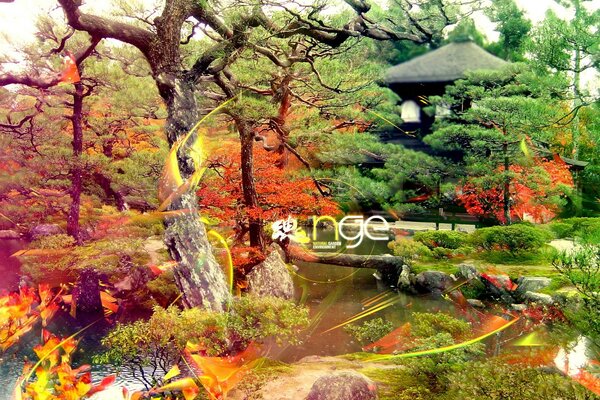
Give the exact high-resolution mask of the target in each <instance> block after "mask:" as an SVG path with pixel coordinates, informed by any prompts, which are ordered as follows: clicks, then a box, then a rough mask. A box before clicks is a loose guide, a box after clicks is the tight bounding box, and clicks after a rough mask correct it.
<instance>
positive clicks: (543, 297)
mask: <svg viewBox="0 0 600 400" xmlns="http://www.w3.org/2000/svg"><path fill="white" fill-rule="evenodd" d="M523 298H524V299H525V300H527V301H530V302H534V303H540V304H544V305H551V304H554V300H553V299H552V296H550V295H549V294H544V293H537V292H525V294H523Z"/></svg>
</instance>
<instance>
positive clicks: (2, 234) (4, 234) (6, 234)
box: [0, 230, 21, 239]
mask: <svg viewBox="0 0 600 400" xmlns="http://www.w3.org/2000/svg"><path fill="white" fill-rule="evenodd" d="M0 239H21V235H19V232H17V231H13V230H5V231H0Z"/></svg>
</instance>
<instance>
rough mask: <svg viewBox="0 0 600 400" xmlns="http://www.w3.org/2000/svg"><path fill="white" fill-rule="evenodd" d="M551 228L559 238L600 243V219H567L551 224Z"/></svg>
mask: <svg viewBox="0 0 600 400" xmlns="http://www.w3.org/2000/svg"><path fill="white" fill-rule="evenodd" d="M549 227H550V229H551V230H552V232H553V233H554V234H555V235H556V237H558V238H566V237H571V238H575V237H578V238H582V239H584V240H585V241H587V242H589V243H596V244H598V243H600V218H567V219H563V220H561V221H554V222H551V223H550V224H549ZM586 239H587V240H586Z"/></svg>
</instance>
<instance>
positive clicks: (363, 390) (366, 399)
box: [306, 372, 377, 400]
mask: <svg viewBox="0 0 600 400" xmlns="http://www.w3.org/2000/svg"><path fill="white" fill-rule="evenodd" d="M375 399H377V386H376V385H375V383H374V382H373V381H371V380H370V379H369V378H367V377H366V376H364V375H362V374H359V373H358V372H340V373H334V374H331V375H326V376H322V377H320V378H319V379H317V380H316V381H315V383H314V384H313V386H312V387H311V389H310V392H309V393H308V397H307V398H306V400H375Z"/></svg>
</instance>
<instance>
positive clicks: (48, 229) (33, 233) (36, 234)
mask: <svg viewBox="0 0 600 400" xmlns="http://www.w3.org/2000/svg"><path fill="white" fill-rule="evenodd" d="M61 233H64V232H63V230H62V228H61V227H60V226H58V225H56V224H40V225H36V226H34V227H33V228H31V230H30V231H29V238H30V239H31V240H36V239H39V238H41V237H44V236H52V235H59V234H61Z"/></svg>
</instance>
